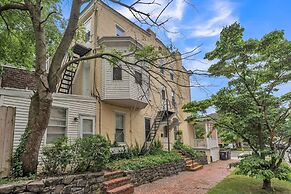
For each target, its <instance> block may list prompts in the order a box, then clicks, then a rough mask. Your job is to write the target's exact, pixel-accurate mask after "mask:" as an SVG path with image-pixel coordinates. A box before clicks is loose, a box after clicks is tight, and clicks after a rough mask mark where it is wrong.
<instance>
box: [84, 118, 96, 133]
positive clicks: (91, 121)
mask: <svg viewBox="0 0 291 194" xmlns="http://www.w3.org/2000/svg"><path fill="white" fill-rule="evenodd" d="M94 134H95V118H94V117H85V116H81V129H80V136H81V137H88V136H90V135H94Z"/></svg>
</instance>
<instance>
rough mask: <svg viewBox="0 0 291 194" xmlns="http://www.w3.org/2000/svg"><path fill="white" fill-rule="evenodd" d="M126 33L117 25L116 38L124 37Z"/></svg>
mask: <svg viewBox="0 0 291 194" xmlns="http://www.w3.org/2000/svg"><path fill="white" fill-rule="evenodd" d="M124 33H125V31H124V30H123V29H122V28H121V27H119V26H117V25H116V36H124Z"/></svg>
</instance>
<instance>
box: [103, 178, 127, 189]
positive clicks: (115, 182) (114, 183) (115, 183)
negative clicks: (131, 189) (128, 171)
mask: <svg viewBox="0 0 291 194" xmlns="http://www.w3.org/2000/svg"><path fill="white" fill-rule="evenodd" d="M129 183H130V178H129V177H120V178H115V179H112V180H108V181H105V182H103V189H104V191H109V190H112V189H115V188H117V187H120V186H123V185H126V184H129Z"/></svg>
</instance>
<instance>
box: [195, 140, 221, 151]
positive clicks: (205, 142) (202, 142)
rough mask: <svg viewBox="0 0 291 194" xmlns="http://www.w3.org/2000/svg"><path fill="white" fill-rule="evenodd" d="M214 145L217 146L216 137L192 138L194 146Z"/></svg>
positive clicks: (212, 146) (210, 146)
mask: <svg viewBox="0 0 291 194" xmlns="http://www.w3.org/2000/svg"><path fill="white" fill-rule="evenodd" d="M215 147H218V139H212V138H206V139H194V148H206V149H211V148H215Z"/></svg>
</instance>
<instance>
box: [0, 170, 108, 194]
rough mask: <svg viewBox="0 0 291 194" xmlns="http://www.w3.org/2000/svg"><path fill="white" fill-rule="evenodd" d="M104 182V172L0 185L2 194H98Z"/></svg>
mask: <svg viewBox="0 0 291 194" xmlns="http://www.w3.org/2000/svg"><path fill="white" fill-rule="evenodd" d="M103 181H104V172H96V173H86V174H77V175H67V176H60V177H49V178H44V179H41V180H32V181H24V182H17V183H11V184H6V185H0V193H1V194H2V193H3V194H6V193H7V194H8V193H16V194H22V193H23V194H24V193H25V194H27V193H29V194H34V193H64V194H69V193H73V194H83V193H84V194H85V193H97V192H98V191H100V189H101V183H102V182H103Z"/></svg>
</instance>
